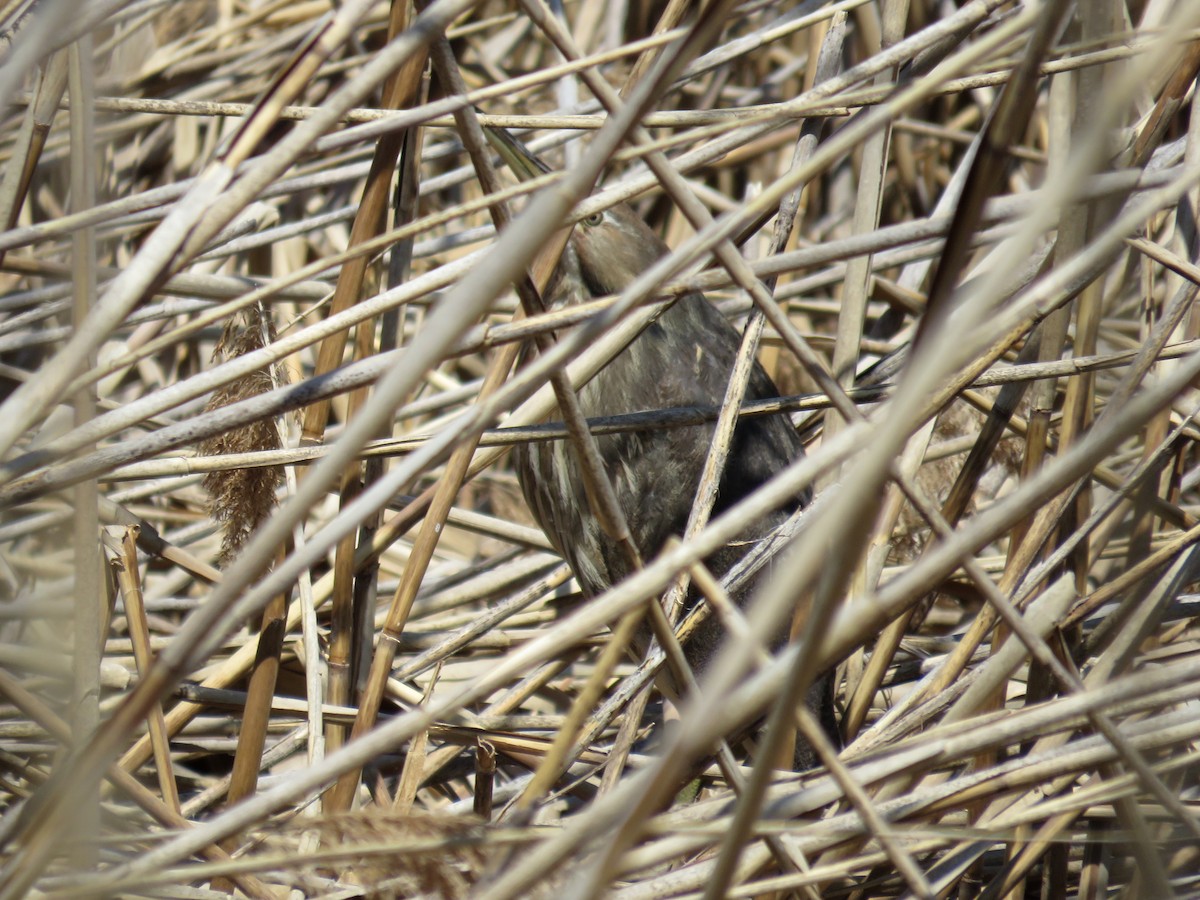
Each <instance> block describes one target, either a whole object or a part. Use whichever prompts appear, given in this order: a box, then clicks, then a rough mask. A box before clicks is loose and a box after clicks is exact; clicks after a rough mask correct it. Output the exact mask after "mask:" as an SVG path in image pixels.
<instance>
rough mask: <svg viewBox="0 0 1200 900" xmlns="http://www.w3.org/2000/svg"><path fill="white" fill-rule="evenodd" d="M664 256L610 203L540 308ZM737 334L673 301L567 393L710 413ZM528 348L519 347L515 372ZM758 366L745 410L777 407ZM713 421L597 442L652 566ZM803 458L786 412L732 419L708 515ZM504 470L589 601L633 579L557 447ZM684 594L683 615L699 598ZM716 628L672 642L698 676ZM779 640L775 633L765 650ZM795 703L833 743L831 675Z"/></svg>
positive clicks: (511, 163) (521, 456)
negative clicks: (802, 702) (753, 405)
mask: <svg viewBox="0 0 1200 900" xmlns="http://www.w3.org/2000/svg"><path fill="white" fill-rule="evenodd" d="M484 133H485V135H486V136H487V138H488V140H489V142H490V143H491V144H492V146H493V148H494V149H496V151H497V152H498V153H499V154H500V157H501V158H502V159H503V160H504V162H505V163H506V164H507V165H508V167H509V168H510V169H511V170H512V171H513V173H514V174H515V175H516V176H517V177H518V178H519V179H521V180H530V179H532V178H535V177H537V176H540V175H543V174H546V173H548V172H550V171H551V170H550V168H549V167H548V166H547V165H546V164H545V163H544V162H543V161H542V160H541V159H540V158H538V157H537V156H536V155H535V154H533V153H532V152H531V151H530V150H529V149H528V148H526V147H525V145H524V144H523V143H521V142H520V141H519V140H518V139H517V138H515V137H514V136H513V135H512V134H511V133H510V132H508V131H507V130H506V129H504V128H500V127H495V126H488V127H485V129H484ZM668 253H669V250H668V248H667V245H666V244H665V243H664V242H663V240H662V239H661V238H660V237H659V236H658V235H657V234H656V233H655V232H654V231H653V230H652V229H651V228H650V227H649V226H648V225H647V224H646V223H645V222H644V221H643V220H642V218H641V217H640V216H639V215H638V214H637V213H636V212H635V211H634V209H633V208H632V207H630V206H629V205H628V204H624V203H621V204H617V205H615V206H612V207H610V208H608V209H606V210H604V211H602V212H597V213H593V214H592V215H589V216H588V217H586V218H584V219H582V220H581V221H580V222H579V223H578V224H577V225H576V227H575V228H574V229H573V231H572V233H571V237H570V239H569V240H568V243H567V245H566V247H565V248H564V250H563V254H562V258H561V260H560V261H559V265H558V267H557V270H556V271H555V273H554V275H553V276H552V278H551V280H550V282H549V284H548V285H547V288H546V290H545V296H544V302H545V304H546V306H547V307H548V308H551V309H556V308H559V307H562V306H565V305H570V304H575V303H582V302H586V301H590V300H592V299H594V298H597V297H603V296H608V295H612V294H620V293H621V291H623V290H624V289H625V288H626V287H628V286H629V284H630V283H632V282H633V280H634V279H636V278H637V277H638V276H639V275H641V274H642V272H644V271H645V270H646V269H647V268H649V267H650V266H651V265H653V264H654V263H655V262H657V261H658V260H659V259H660V258H662V257H663V256H666V255H667V254H668ZM740 343H741V338H740V335H739V333H738V332H737V330H736V329H735V328H734V327H733V326H732V324H730V322H729V320H728V319H726V318H725V316H724V315H722V314H721V313H720V312H719V311H718V310H717V309H716V308H715V307H714V306H713V305H712V304H711V303H709V302H708V300H707V299H706V298H705V296H704V295H703V294H702V293H700V292H691V293H687V294H684V295H683V296H681V297H680V298H678V299H677V300H676V301H675V302H674V303H673V304H672V305H670V306H669V307H668V308H667V309H666V310H665V311H664V312H662V313H661V314H660V315H659V316H658V317H657V318H656V319H655V320H653V321H652V322H651V323H650V324H649V325H647V327H646V328H645V329H644V330H643V331H642V332H641V333H640V334H639V335H638V336H637V337H636V338H634V339H633V341H632V342H631V343H630V344H629V345H628V346H627V347H626V348H625V349H624V350H623V351H621V352H620V353H619V354H618V355H617V356H615V357H614V358H613V359H612V360H611V361H610V362H609V363H608V364H607V365H606V366H605V367H604V368H602V369H601V370H600V371H599V372H598V373H597V374H596V375H595V376H594V377H593V378H592V379H591V380H590V381H588V382H587V383H586V384H584V385H583V386H582V387H580V388H579V389H578V391H577V393H578V398H579V404H580V407H581V410H582V412H583V414H584V415H585V416H586V417H588V418H589V419H590V418H593V417H602V416H613V415H619V414H622V413H629V412H640V411H646V410H655V409H664V408H672V407H698V406H701V407H717V406H720V405H721V403H722V402H723V400H724V396H725V390H726V386H727V383H728V379H729V375H730V372H731V371H732V369H733V365H734V360H735V358H736V356H737V353H738V349H739V346H740ZM532 352H533V348H531V347H529V346H526V347H524V348H523V349H522V352H521V356H520V357H519V358H518V366H520V365H521V364H522V363H523V362H524V360H526V359H528V356H529V354H530V353H532ZM778 396H779V391H778V389H777V388H776V386H775V384H774V382H773V381H772V380H771V378H770V376H769V375H768V374H767V372H766V370H765V369H763V367H762V366H761V365H760V364H759V363H758V362H757V361H755V363H754V365H753V368H752V371H751V373H750V379H749V383H748V385H747V388H746V393H745V400H746V401H747V402H753V401H758V400H766V399H769V398H773V397H778ZM713 432H714V425H713V424H712V423H706V424H699V425H688V426H683V427H677V428H668V429H656V430H641V431H627V432H618V433H611V434H602V435H597V436H596V438H595V440H596V444H597V448H598V450H599V455H600V459H601V461H602V463H603V465H604V468H605V471H606V473H607V475H608V477H609V479H610V480H611V483H612V486H613V489H614V492H615V495H616V499H617V502H618V505H619V507H620V509H621V511H622V513H623V515H624V517H625V520H626V522H627V524H628V527H629V531H630V535H631V537H632V541H633V544H634V546H635V547H636V548H637V550H638V552H639V554H640V556H641V558H642V559H644V560H648V559H652V558H653V557H654V556H655V555H656V554H657V553H659V552H660V551H661V550H662V549H663V547H664V546H665V545H666V543H667V542H668V540H670V539H671V538H675V537H679V536H682V535H683V533H684V530H685V528H686V526H687V522H688V517H689V514H690V512H691V508H692V503H693V499H694V498H695V495H696V489H697V487H698V485H699V482H700V477H701V473H702V471H703V468H704V463H705V458H706V456H707V454H708V452H709V447H710V446H711V444H712V439H713ZM803 454H804V446H803V443H802V442H801V439H800V436H799V435H798V433H797V432H796V430H795V428H794V427H793V426H792V424H791V422H790V420H789V419H788V417H786V416H779V415H772V416H758V417H753V418H742V419H741V420H740V421H739V422H738V424H737V426H736V428H735V430H734V435H733V442H732V446H731V449H730V452H729V456H728V459H727V460H726V464H725V469H724V472H723V474H722V477H721V480H720V483H719V488H718V493H717V498H716V502H715V504H714V506H713V510H712V515H713V516H714V517H716V516H718V515H720V514H721V513H722V512H724V511H725V510H726V509H728V508H729V507H731V506H733V505H734V504H736V503H737V502H738V501H739V500H742V499H743V498H745V497H746V496H747V495H749V494H750V493H752V492H753V491H754V490H755V489H757V488H758V487H759V486H760V485H762V484H764V483H765V482H766V481H768V480H769V479H770V478H771V477H772V476H773V475H775V474H776V473H777V472H779V471H780V470H781V469H783V468H784V467H785V466H787V465H789V464H791V463H792V462H793V461H794V460H795V459H797V458H798V457H800V456H802V455H803ZM512 457H513V468H514V470H515V472H516V475H517V480H518V482H519V483H520V486H521V491H522V493H523V494H524V496H525V500H526V502H527V504H528V506H529V509H530V511H531V512H532V514H533V516H534V518H535V519H536V520H537V522H538V524H539V525H540V526H541V528H542V530H543V531H544V532H545V534H546V537H547V538H548V539H549V541H550V543H551V544H552V545H553V546H554V547H555V549H556V550H558V552H559V553H560V554H562V556H563V558H564V559H566V561H567V563H568V564H569V565H570V567H571V570H572V572H573V573H574V575H575V578H576V580H577V581H578V582H579V585H580V587H581V589H582V591H583V593H584V595H585V596H587V597H595V596H598V595H599V594H601V593H603V592H604V591H605V590H607V589H608V588H610V587H612V586H613V585H614V584H617V583H618V582H620V581H621V580H622V579H624V578H626V577H628V576H629V575H631V574H632V567H633V563H632V562H631V561H630V558H629V554H628V553H627V552H625V551H624V550H623V549H622V548H621V547H620V546H618V545H617V542H616V541H614V540H613V539H612V538H611V537H609V536H608V535H607V534H606V533H605V531H604V529H603V528H602V527H601V524H600V522H599V521H598V520H597V518H596V516H595V515H594V514H593V512H592V509H591V506H590V504H589V500H588V491H587V488H586V486H585V482H584V476H583V473H582V469H581V466H580V464H579V462H578V460H577V458H576V456H575V451H574V450H573V449H572V448H571V447H570V446H569V442H568V441H564V440H555V441H544V442H528V443H523V444H518V445H516V446H515V447H514V449H513V452H512ZM810 501H811V494H810V493H809V492H808V491H805V492H804V493H802V494H800V495H799V496H797V497H796V498H795V500H794V502H793V503H792V504H791V505H790V507H788V506H785V507H783V508H781V509H778V510H776V511H775V512H773V513H771V514H770V515H768V516H765V517H763V518H762V519H760V520H759V521H757V522H755V523H754V524H752V525H751V526H750V527H749V528H748V529H747V530H746V531H745V532H744V533H743V534H741V535H739V536H738V537H737V538H736V539H735V540H733V541H730V542H729V543H728V544H726V545H725V546H724V547H723V548H721V549H719V550H717V551H716V552H715V553H713V554H712V555H710V556H709V557H707V558H706V559H705V560H704V563H705V565H706V566H707V567H708V568H709V570H710V571H711V572H712V573H713V574H714V575H715V576H717V577H718V578H720V577H723V576H725V575H726V574H727V573H729V572H730V570H732V569H733V567H734V566H735V565H736V564H737V563H738V562H739V561H740V560H741V559H742V557H743V556H745V555H746V554H747V553H748V552H749V550H750V549H751V547H753V546H754V545H755V544H756V543H758V542H761V541H764V540H766V539H768V538H769V537H770V536H771V535H772V533H773V532H775V531H776V530H777V529H778V528H779V527H780V526H781V525H782V524H783V523H784V522H786V521H787V520H788V519H789V518H790V517H791V515H792V513H793V512H795V510H796V509H797V508H798V507H800V506H804V505H807V504H808V503H809V502H810ZM769 577H770V566H769V565H767V566H764V567H762V568H760V569H759V570H758V571H757V572H756V573H755V574H754V575H753V576H751V577H750V578H749V579H748V580H746V581H745V582H743V583H742V584H741V586H740V587H738V588H737V590H736V591H735V592H734V593H733V594H732V599H733V600H734V602H736V603H737V604H738V605H739V606H744V605H745V603H746V602H747V600H748V599H749V598H750V597H751V596H752V595H753V594H754V592H755V590H756V589H757V588H758V587H759V586H761V583H762V582H763V580H764V579H766V578H769ZM699 600H700V597H699V594H698V592H696V591H695V590H693V591H691V592H690V596H689V598H688V601H689V605H694V604H695V603H697V602H699ZM723 639H724V629H723V628H722V626H721V625H720V623H719V621H718V619H717V617H716V616H714V615H710V616H709V617H708V618H707V619H706V620H705V621H704V623H703V624H702V625H701V626H700V628H699V629H697V631H696V632H694V633H693V635H692V637H691V639H690V640H689V641H688V642H687V643H686V644H685V646H684V655H685V657H686V659H687V660H688V663H689V664H690V665H691V667H692V669H693V671H695V672H696V673H697V674H700V673H702V672H703V671H704V670H705V669H706V668H707V667H708V665H709V663H710V662H711V661H712V659H713V658H714V657H715V656H716V654H717V652H719V649H720V645H721V643H722V641H723ZM786 639H787V635H786V634H781V635H779V636H778V638H777V640H776V641H774V642H773V643H774V646H773V649H778V647H780V646H782V645H783V644H784V643H785V642H786ZM807 705H808V706H809V707H810V709H811V711H812V712H813V713H814V714H815V715H816V717H817V719H818V721H819V722H821V724H822V725H823V727H824V730H825V731H827V732H828V733H829V736H830V738H831V739H832V740H834V742H835V744H840V741H839V740H838V734H837V721H836V715H835V711H834V702H833V684H832V676H831V674H830V673H825V674H823V675H822V676H821V677H820V678H819V679H817V681H816V682H815V683H814V685H813V687H812V689H811V690H810V691H809V694H808V697H807ZM815 763H816V757H815V754H814V752H813V751H812V748H811V747H809V745H808V744H807V743H806V742H805V741H803V740H800V741H798V742H797V746H796V751H795V758H794V760H793V764H794V767H795V768H796V769H797V770H798V771H799V770H803V769H807V768H811V767H812V766H813V765H815Z"/></svg>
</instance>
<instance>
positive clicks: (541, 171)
mask: <svg viewBox="0 0 1200 900" xmlns="http://www.w3.org/2000/svg"><path fill="white" fill-rule="evenodd" d="M483 133H484V136H485V137H487V139H488V143H489V144H491V145H492V147H493V148H494V149H495V150H496V152H497V153H499V154H500V158H501V159H503V160H504V162H505V164H506V165H507V166H508V167H509V168H510V169H512V171H513V174H514V175H516V176H517V178H519V179H520V180H521V181H531V180H532V179H534V178H537V177H538V176H539V175H545V174H547V173H548V172H549V171H550V167H549V166H547V165H546V164H545V163H544V162H542V161H541V160H540V159H538V158H537V157H536V156H534V155H533V154H532V153H530V152H529V149H528V148H527V147H526V146H525V145H524V144H522V143H521V142H520V141H519V140H517V139H516V138H515V137H513V136H512V135H511V134H510V133H509V132H508V129H506V128H499V127H495V126H491V125H487V126H484V129H483Z"/></svg>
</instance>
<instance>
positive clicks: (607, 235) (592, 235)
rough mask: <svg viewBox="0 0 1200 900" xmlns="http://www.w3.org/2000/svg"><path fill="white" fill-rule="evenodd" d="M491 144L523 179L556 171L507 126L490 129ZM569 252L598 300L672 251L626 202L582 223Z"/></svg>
mask: <svg viewBox="0 0 1200 900" xmlns="http://www.w3.org/2000/svg"><path fill="white" fill-rule="evenodd" d="M484 133H485V134H486V135H487V138H488V141H489V142H490V143H491V144H492V146H493V147H494V148H495V149H496V151H497V152H498V153H499V154H500V156H501V158H502V159H503V160H504V161H505V163H507V165H508V167H509V168H510V169H512V171H513V173H514V174H515V175H516V176H517V177H518V178H519V179H521V180H522V181H529V180H532V179H533V178H536V177H538V176H539V175H545V174H547V173H548V172H550V167H549V166H547V165H546V164H545V163H544V162H542V161H541V159H539V158H538V157H537V156H536V155H534V154H533V153H532V152H530V150H529V149H528V148H527V147H526V146H525V145H524V144H522V143H521V142H520V141H519V140H517V139H516V138H515V137H513V136H512V135H511V134H509V132H508V131H506V130H505V129H503V128H493V127H488V128H485V129H484ZM569 251H573V252H574V255H575V257H576V259H577V261H578V273H579V277H580V278H581V279H582V281H583V285H582V287H583V288H584V289H585V290H583V291H580V293H581V294H582V293H586V294H590V295H591V296H593V297H599V296H603V295H605V294H617V293H620V292H621V291H622V290H624V289H625V288H626V287H628V286H629V284H630V283H631V282H632V281H633V280H634V279H635V278H637V277H638V276H639V275H640V274H641V273H642V272H644V271H645V270H646V269H647V268H649V267H650V266H651V265H652V264H653V263H654V262H655V261H656V260H657V259H659V258H660V257H662V256H665V255H666V252H667V247H666V245H665V244H664V243H663V242H662V239H661V238H659V236H658V235H656V234H655V233H654V232H653V231H651V230H650V228H649V227H648V226H647V225H646V223H645V222H643V221H642V219H641V217H640V216H638V215H637V213H635V212H634V211H633V209H631V208H630V207H629V206H627V205H626V204H624V203H620V204H618V205H616V206H613V207H610V208H609V209H606V210H603V211H601V212H596V213H592V214H591V215H590V216H588V217H586V218H584V219H581V220H580V221H579V223H578V224H577V225H576V226H575V230H574V231H573V232H572V234H571V244H570V248H569Z"/></svg>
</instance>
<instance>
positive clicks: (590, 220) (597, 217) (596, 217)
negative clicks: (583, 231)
mask: <svg viewBox="0 0 1200 900" xmlns="http://www.w3.org/2000/svg"><path fill="white" fill-rule="evenodd" d="M603 221H604V213H602V212H598V213H592V214H591V215H590V216H588V217H587V218H586V219H584V220H583V224H584V225H590V226H591V227H592V228H595V227H596V226H597V225H599V224H600V223H601V222H603Z"/></svg>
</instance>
